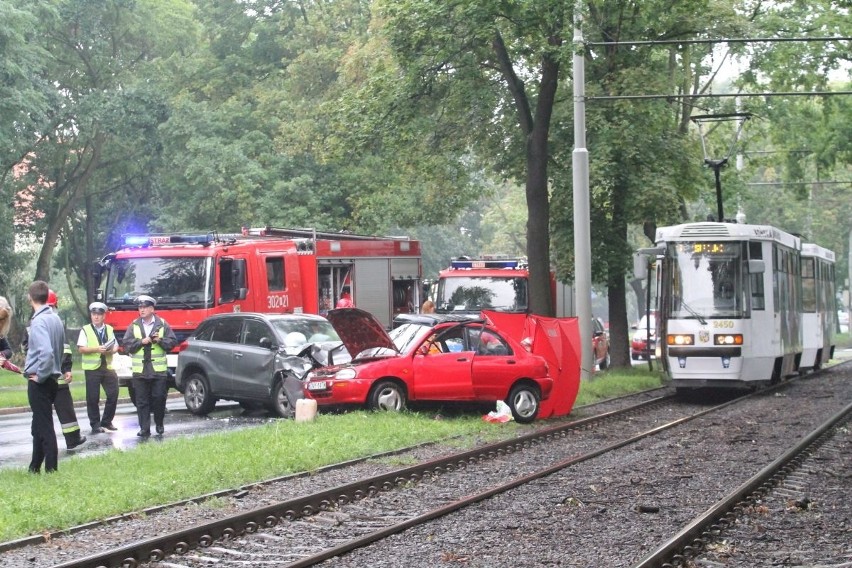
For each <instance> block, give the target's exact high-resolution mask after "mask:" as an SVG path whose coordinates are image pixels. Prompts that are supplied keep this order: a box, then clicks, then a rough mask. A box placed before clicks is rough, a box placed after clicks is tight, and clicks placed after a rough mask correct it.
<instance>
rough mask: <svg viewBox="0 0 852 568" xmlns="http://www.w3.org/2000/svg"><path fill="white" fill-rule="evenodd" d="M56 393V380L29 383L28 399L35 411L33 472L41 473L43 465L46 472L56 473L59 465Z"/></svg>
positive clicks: (31, 468) (31, 463)
mask: <svg viewBox="0 0 852 568" xmlns="http://www.w3.org/2000/svg"><path fill="white" fill-rule="evenodd" d="M56 392H57V384H56V379H55V378H49V379H47V380H46V381H44V382H43V383H37V382H35V381H27V397H28V398H29V402H30V408H32V411H33V425H32V435H33V459H32V461H31V462H30V466H29V470H30V471H32V472H39V471H41V465H42V463H43V464H44V470H45V471H48V472H50V471H56V469H57V467H58V464H59V449H58V447H57V444H56V431H55V430H54V429H53V404H54V402H55V401H56ZM78 433H79V432H78Z"/></svg>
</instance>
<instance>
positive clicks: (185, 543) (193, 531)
mask: <svg viewBox="0 0 852 568" xmlns="http://www.w3.org/2000/svg"><path fill="white" fill-rule="evenodd" d="M674 398H676V395H667V396H661V397H656V398H653V399H650V400H647V401H644V402H641V403H639V404H636V405H633V406H630V407H628V408H624V409H620V410H613V411H609V412H604V413H601V414H597V415H594V416H590V417H588V418H583V419H580V420H575V421H572V422H568V423H566V424H561V425H558V426H553V427H551V428H546V429H543V430H539V431H537V432H532V433H529V434H525V435H523V436H519V437H517V438H512V439H511V440H503V441H500V442H495V443H492V444H488V445H485V446H482V447H479V448H475V449H473V450H467V451H464V452H460V453H457V454H454V455H452V456H447V457H443V458H438V459H434V460H429V461H427V462H423V463H421V464H417V465H414V466H409V467H404V468H400V469H396V470H394V471H391V472H387V473H384V474H381V475H378V476H374V477H370V478H366V479H362V480H358V481H354V482H352V483H348V484H344V485H341V486H337V487H334V488H332V489H328V490H325V491H321V492H317V493H314V494H311V495H306V496H303V497H298V498H295V499H288V500H285V501H281V502H279V503H273V504H271V505H267V506H264V507H260V508H258V509H254V510H251V511H246V512H243V513H239V514H236V515H233V516H229V517H226V518H223V519H219V520H216V521H212V522H206V523H201V524H199V525H195V526H193V527H189V528H186V529H182V530H180V531H176V532H173V533H170V534H166V535H160V536H157V537H153V538H150V539H145V540H141V541H138V542H135V543H131V544H128V545H126V546H122V547H119V548H115V549H112V550H109V551H106V552H102V553H98V554H93V555H90V556H87V557H84V558H80V559H77V560H71V561H68V562H64V563H61V564H57V565H55V566H54V568H72V567H74V568H105V567H117V568H135V567H136V566H138V565H140V564H144V563H147V562H156V561H160V560H162V559H164V558H166V557H167V556H169V555H171V554H184V553H186V552H189V551H190V550H193V549H197V548H206V547H208V546H210V545H211V544H212V543H214V542H215V541H216V540H221V539H230V538H234V537H236V536H239V535H240V534H243V533H254V532H257V531H258V530H260V529H262V528H272V527H274V526H276V525H277V524H279V523H281V522H286V521H292V520H296V519H299V518H302V517H309V516H312V515H315V514H317V513H320V512H322V511H327V510H329V509H331V508H333V507H336V506H338V505H343V504H346V503H348V502H352V501H357V500H360V499H363V498H366V497H369V496H372V495H376V494H378V493H379V492H380V491H389V490H392V489H394V488H395V487H398V486H402V485H406V484H408V483H417V482H418V481H420V480H421V479H423V478H425V477H433V476H438V475H440V474H442V473H445V472H452V471H455V470H456V469H461V468H464V467H466V466H467V465H468V464H474V463H477V462H482V461H486V460H490V459H494V458H497V457H501V456H504V455H508V454H512V453H514V452H516V451H522V450H523V449H524V448H526V447H530V446H533V445H536V444H540V443H544V442H547V441H548V440H550V439H553V438H556V437H563V436H565V435H567V433H568V432H570V431H575V430H580V429H585V428H590V427H592V426H593V425H594V424H597V423H601V422H606V421H608V420H612V419H615V418H617V417H621V416H625V415H630V414H633V413H637V412H641V411H644V410H646V409H647V408H649V407H652V406H658V405H660V404H664V403H665V402H667V401H669V400H672V399H674ZM736 400H741V399H735V400H732V401H729V402H727V403H725V405H727V404H732V403H733V402H736ZM723 406H724V405H723ZM598 453H600V450H598Z"/></svg>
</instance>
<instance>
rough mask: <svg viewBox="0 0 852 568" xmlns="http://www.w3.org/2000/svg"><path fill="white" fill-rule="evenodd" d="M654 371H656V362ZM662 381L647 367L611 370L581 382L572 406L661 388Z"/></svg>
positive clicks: (657, 374) (658, 375)
mask: <svg viewBox="0 0 852 568" xmlns="http://www.w3.org/2000/svg"><path fill="white" fill-rule="evenodd" d="M654 369H658V366H657V364H656V362H655V363H654ZM662 384H663V379H662V377H661V376H660V374H659V373H657V372H654V373H652V372H650V371H649V370H648V366H647V364H646V365H643V366H642V367H641V368H639V367H634V368H632V369H613V370H610V371H605V372H602V373H597V374H595V376H594V377H592V379H590V380H588V381H583V383H582V384H581V385H580V392H579V393H578V394H577V400H576V401H575V402H574V406H582V405H584V404H592V403H593V402H598V401H600V400H605V399H607V398H614V397H617V396H621V395H624V394H628V393H631V392H636V391H641V390H647V389H652V388H656V387H659V386H662Z"/></svg>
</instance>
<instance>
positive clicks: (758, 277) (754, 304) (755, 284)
mask: <svg viewBox="0 0 852 568" xmlns="http://www.w3.org/2000/svg"><path fill="white" fill-rule="evenodd" d="M749 278H750V279H751V309H752V310H765V309H766V298H765V297H764V294H763V274H752V275H750V276H749Z"/></svg>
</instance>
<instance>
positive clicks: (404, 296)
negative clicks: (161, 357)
mask: <svg viewBox="0 0 852 568" xmlns="http://www.w3.org/2000/svg"><path fill="white" fill-rule="evenodd" d="M420 278H421V256H420V243H419V242H418V241H416V240H412V239H409V238H408V237H378V236H367V235H356V234H349V233H333V232H320V231H316V230H314V229H281V228H272V227H265V228H257V229H249V228H244V229H242V230H241V232H240V233H234V234H219V233H217V232H207V233H193V234H189V233H176V234H152V235H128V236H126V237H125V239H124V246H123V248H121V250H118V251H116V252H113V253H110V254H108V255H106V256H104V257H103V258H102V259H101V261H100V262H99V263H98V264H97V268H96V282H97V286H96V288H97V290H96V292H95V299H96V300H98V301H101V302H104V303H105V304H106V305H107V307H108V308H109V311H108V312H107V317H106V321H107V323H109V324H110V325H112V326H113V327H114V328H115V330H116V335H118V337H119V338H120V337H121V336H122V335H123V334H124V332H125V330H126V329H127V328H128V326H129V325H130V323H131V322H132V321H133V320H134V319H135V318H136V317H138V311H137V307H136V303H135V299H136V297H137V296H139V295H141V294H146V295H148V296H152V297H153V298H156V300H157V314H158V315H159V316H161V317H162V318H163V319H165V320H166V321H167V322H168V323H169V325H170V326H171V327H172V329H173V330H174V332H175V335H176V336H177V338H178V340H179V341H182V340H183V339H185V338H186V337H187V336H189V334H190V333H192V331H193V330H194V329H195V328H196V326H197V325H198V324H199V323H201V321H202V320H203V319H204V318H206V317H208V316H210V315H213V314H218V313H223V312H239V311H246V312H249V311H251V312H267V313H296V314H298V313H308V314H320V315H324V314H325V313H326V312H327V311H328V310H330V309H332V308H334V307H335V306H336V304H337V302H338V301H339V300H340V298H341V297H342V296H344V295H348V296H351V299H352V302H353V303H354V305H355V306H357V307H359V308H361V309H364V310H366V311H368V312H370V313H372V314H373V315H374V316H376V318H377V319H378V320H379V321H381V322H383V323H384V324H385V325H386V326H387V327H388V328H390V327H391V322H392V320H393V318H394V316H396V315H397V314H401V313H409V312H415V311H416V308H417V306H419V305H420V293H421V287H420ZM168 359H169V361H168V364H169V368H170V369H172V370H173V369H174V368H175V366H176V364H177V353H170V354H169V355H168ZM114 364H115V366H116V371H117V372H118V375H119V382H120V384H122V385H127V384H129V378H130V374H131V373H130V357H128V356H126V355H125V356H122V355H116V357H115V359H114ZM131 397H132V393H131Z"/></svg>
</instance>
